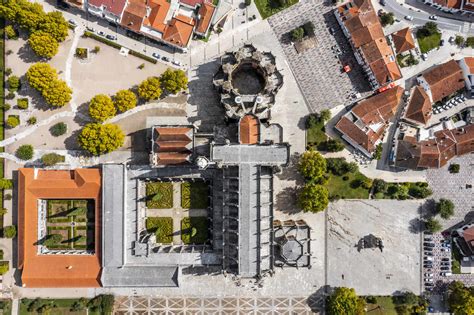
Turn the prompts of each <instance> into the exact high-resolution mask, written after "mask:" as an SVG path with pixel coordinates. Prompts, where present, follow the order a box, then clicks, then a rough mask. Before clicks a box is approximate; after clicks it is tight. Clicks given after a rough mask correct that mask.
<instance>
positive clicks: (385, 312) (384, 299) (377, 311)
mask: <svg viewBox="0 0 474 315" xmlns="http://www.w3.org/2000/svg"><path fill="white" fill-rule="evenodd" d="M376 298H377V304H370V303H367V314H374V315H397V311H396V310H395V304H393V301H392V297H391V296H377V297H376Z"/></svg>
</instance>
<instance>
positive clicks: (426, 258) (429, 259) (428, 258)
mask: <svg viewBox="0 0 474 315" xmlns="http://www.w3.org/2000/svg"><path fill="white" fill-rule="evenodd" d="M423 259H424V260H428V261H433V257H428V256H425V257H423Z"/></svg>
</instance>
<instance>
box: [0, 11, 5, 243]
mask: <svg viewBox="0 0 474 315" xmlns="http://www.w3.org/2000/svg"><path fill="white" fill-rule="evenodd" d="M4 28H5V20H4V19H0V56H1V58H0V72H1V75H2V79H1V80H0V140H3V139H4V138H5V130H4V127H3V126H4V124H5V110H4V109H3V105H4V104H5V90H4V86H5V37H4ZM0 152H4V148H3V147H1V148H0ZM3 167H4V161H3V159H1V162H0V172H1V176H0V178H3ZM3 195H4V191H3V190H2V191H0V207H2V208H3ZM0 231H1V233H0V234H3V215H1V216H0Z"/></svg>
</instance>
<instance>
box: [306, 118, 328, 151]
mask: <svg viewBox="0 0 474 315" xmlns="http://www.w3.org/2000/svg"><path fill="white" fill-rule="evenodd" d="M327 138H328V137H327V136H326V134H325V133H324V122H323V121H320V122H318V123H317V124H315V125H314V126H312V127H311V128H308V129H306V142H307V145H308V146H309V147H311V148H313V149H315V150H316V149H317V147H318V144H320V143H321V142H324V141H326V140H327Z"/></svg>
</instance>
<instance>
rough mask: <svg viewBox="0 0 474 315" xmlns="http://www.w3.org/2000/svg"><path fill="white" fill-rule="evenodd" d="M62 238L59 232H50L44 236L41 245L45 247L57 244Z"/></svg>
mask: <svg viewBox="0 0 474 315" xmlns="http://www.w3.org/2000/svg"><path fill="white" fill-rule="evenodd" d="M62 240H63V237H62V235H61V234H50V235H47V236H46V239H45V240H44V241H43V245H44V246H46V247H50V246H55V245H58V244H59V243H60V242H61V241H62Z"/></svg>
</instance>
